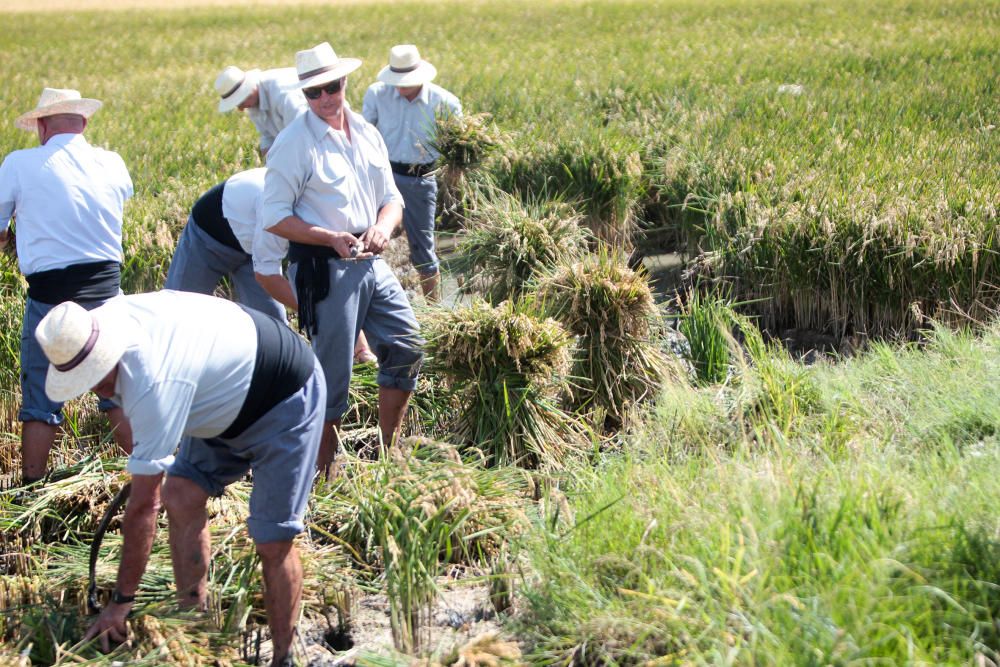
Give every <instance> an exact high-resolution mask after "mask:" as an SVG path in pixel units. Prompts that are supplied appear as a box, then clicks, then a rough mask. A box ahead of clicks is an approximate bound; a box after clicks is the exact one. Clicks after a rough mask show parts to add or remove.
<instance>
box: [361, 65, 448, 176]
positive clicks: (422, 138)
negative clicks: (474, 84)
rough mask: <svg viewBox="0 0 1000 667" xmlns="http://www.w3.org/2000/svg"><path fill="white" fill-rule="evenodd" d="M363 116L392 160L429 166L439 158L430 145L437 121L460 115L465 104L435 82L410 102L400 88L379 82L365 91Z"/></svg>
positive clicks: (424, 87)
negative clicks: (374, 128) (377, 133)
mask: <svg viewBox="0 0 1000 667" xmlns="http://www.w3.org/2000/svg"><path fill="white" fill-rule="evenodd" d="M361 113H362V115H363V116H364V117H365V120H367V121H368V122H369V123H371V124H372V125H374V126H375V127H377V128H378V130H379V132H381V133H382V137H383V138H384V139H385V145H386V147H387V148H388V150H389V159H390V160H392V161H393V162H402V163H404V164H428V163H430V162H434V161H435V160H437V159H438V157H440V153H438V152H437V151H436V150H434V148H433V147H432V146H431V142H432V141H433V140H434V134H435V130H436V125H435V119H436V118H438V117H443V116H446V115H449V114H450V115H456V116H460V115H461V114H462V104H461V102H459V101H458V98H457V97H455V96H454V95H453V94H451V93H450V92H448V91H447V90H445V89H444V88H442V87H441V86H438V85H436V84H433V83H425V84H424V85H423V86H421V88H420V93H419V94H418V95H417V96H416V97H415V98H413V101H412V102H411V101H410V100H407V99H406V98H405V97H403V96H402V95H400V94H399V89H398V88H396V87H395V86H390V85H388V84H386V83H383V82H382V81H376V82H375V83H373V84H372V85H370V86H369V87H368V90H366V91H365V99H364V105H363V106H362V108H361Z"/></svg>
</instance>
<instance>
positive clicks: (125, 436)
mask: <svg viewBox="0 0 1000 667" xmlns="http://www.w3.org/2000/svg"><path fill="white" fill-rule="evenodd" d="M100 108H101V103H100V102H99V101H97V100H94V99H87V98H83V97H81V96H80V93H79V92H78V91H76V90H70V89H59V88H45V89H44V90H42V94H41V97H40V98H39V100H38V105H37V106H36V107H35V108H34V109H32V110H31V111H29V112H27V113H25V114H22V115H21V116H20V117H18V118H17V120H16V121H14V125H15V126H17V127H18V128H20V129H22V130H25V131H27V132H36V133H37V134H38V141H39V144H40V145H39V146H36V147H34V148H28V149H25V150H19V151H14V152H12V153H10V154H9V155H8V156H7V157H6V158H5V159H4V161H3V164H2V165H0V224H2V225H3V229H2V231H0V247H3V246H6V245H7V243H8V242H9V240H10V236H11V231H10V227H9V224H10V220H11V218H14V219H15V224H16V243H17V259H18V265H19V266H20V269H21V272H22V273H23V274H24V275H25V277H26V278H27V281H28V298H27V301H26V302H25V306H24V322H23V329H22V334H21V410H20V412H19V414H18V419H20V420H21V422H23V424H22V426H21V471H22V478H23V481H24V482H25V483H30V482H34V481H38V480H40V479H42V478H43V477H44V476H45V473H46V468H47V465H48V457H49V450H50V449H51V448H52V443H53V442H54V441H55V437H56V433H57V431H58V429H59V424H61V423H62V421H63V414H62V403H61V402H58V401H52V400H50V399H49V398H47V397H46V395H45V390H44V381H45V371H46V369H47V367H48V361H46V359H45V355H43V354H42V351H41V349H39V347H38V344H37V343H36V342H35V338H34V336H33V335H32V332H33V331H34V330H35V326H36V325H37V324H38V322H39V321H40V320H41V319H42V318H43V317H44V316H45V314H46V313H47V312H49V310H50V309H51V308H52V307H53V306H54V305H55V304H57V303H62V302H63V301H69V300H72V301H75V302H77V303H79V304H80V305H81V306H83V307H84V308H87V309H90V308H96V307H97V306H99V305H101V304H102V303H104V302H105V301H106V300H107V299H109V298H111V297H113V296H116V295H117V294H118V293H119V292H120V284H121V261H122V212H123V209H124V206H125V200H127V199H128V198H129V197H131V196H132V179H131V178H130V177H129V173H128V169H126V168H125V163H124V162H123V161H122V159H121V157H120V156H119V155H118V154H117V153H114V152H111V151H107V150H104V149H101V148H96V147H94V146H91V145H90V144H89V143H87V140H86V139H84V137H83V131H84V129H85V128H86V127H87V120H88V119H89V118H90V117H91V116H92V115H93V114H94V113H95V112H96V111H97V110H98V109H100ZM101 408H102V409H103V410H106V411H108V415H109V417H110V419H111V425H112V428H113V429H114V433H115V439H116V440H117V441H118V443H119V445H120V446H122V447H123V448H124V449H125V450H126V451H129V450H130V448H131V443H132V440H131V434H130V432H129V430H128V423H127V422H126V421H125V420H124V419H123V418H122V414H121V410H120V409H118V408H115V407H114V405H113V404H111V403H109V402H103V403H102V404H101Z"/></svg>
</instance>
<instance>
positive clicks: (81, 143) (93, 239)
mask: <svg viewBox="0 0 1000 667" xmlns="http://www.w3.org/2000/svg"><path fill="white" fill-rule="evenodd" d="M132 192H133V190H132V178H131V177H130V176H129V173H128V169H126V167H125V162H124V161H122V159H121V156H119V155H118V153H115V152H112V151H108V150H104V149H103V148H97V147H95V146H91V145H90V144H89V143H88V142H87V140H86V139H85V138H84V136H83V135H82V134H57V135H55V136H53V137H50V138H49V140H48V141H47V142H46V143H45V145H43V146H36V147H34V148H26V149H23V150H18V151H14V152H12V153H10V154H9V155H7V157H6V158H5V159H4V161H3V164H2V165H0V231H2V230H6V229H7V227H8V226H9V225H10V219H11V218H12V217H14V216H16V219H17V259H18V263H19V265H20V267H21V272H22V273H23V274H25V275H30V274H32V273H38V272H39V271H47V270H49V269H61V268H65V267H67V266H70V265H71V264H82V263H85V262H99V261H114V262H120V261H122V214H123V210H124V208H125V201H126V200H127V199H128V198H129V197H131V196H132Z"/></svg>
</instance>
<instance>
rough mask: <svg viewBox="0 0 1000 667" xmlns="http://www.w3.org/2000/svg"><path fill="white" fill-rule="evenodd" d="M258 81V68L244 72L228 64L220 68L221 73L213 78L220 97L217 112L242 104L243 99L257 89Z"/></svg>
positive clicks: (229, 109)
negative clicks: (222, 68)
mask: <svg viewBox="0 0 1000 667" xmlns="http://www.w3.org/2000/svg"><path fill="white" fill-rule="evenodd" d="M259 82H260V70H259V69H252V70H250V71H249V72H244V71H243V70H241V69H240V68H239V67H235V66H233V65H230V66H229V67H227V68H226V69H224V70H222V73H221V74H219V76H218V77H216V79H215V91H216V92H217V93H219V96H220V97H221V98H222V99H221V100H219V112H220V113H225V112H227V111H232V110H233V109H235V108H236V107H238V106H239V105H241V104H243V101H244V100H246V98H248V97H250V95H251V94H253V91H255V90H257V84H258V83H259Z"/></svg>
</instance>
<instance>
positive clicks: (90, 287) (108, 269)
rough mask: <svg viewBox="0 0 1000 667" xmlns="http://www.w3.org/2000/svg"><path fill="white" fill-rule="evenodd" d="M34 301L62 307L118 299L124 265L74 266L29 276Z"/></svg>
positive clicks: (97, 264) (106, 262) (101, 263)
mask: <svg viewBox="0 0 1000 667" xmlns="http://www.w3.org/2000/svg"><path fill="white" fill-rule="evenodd" d="M25 278H27V280H28V296H29V297H31V299H32V300H33V301H38V302H40V303H47V304H52V305H54V304H59V303H62V302H63V301H97V300H103V299H110V298H112V297H115V296H118V292H119V290H120V289H121V283H122V265H121V264H119V263H118V262H113V261H100V262H86V263H84V264H71V265H69V266H67V267H65V268H62V269H49V270H48V271H38V272H36V273H32V274H31V275H27V276H25Z"/></svg>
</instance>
